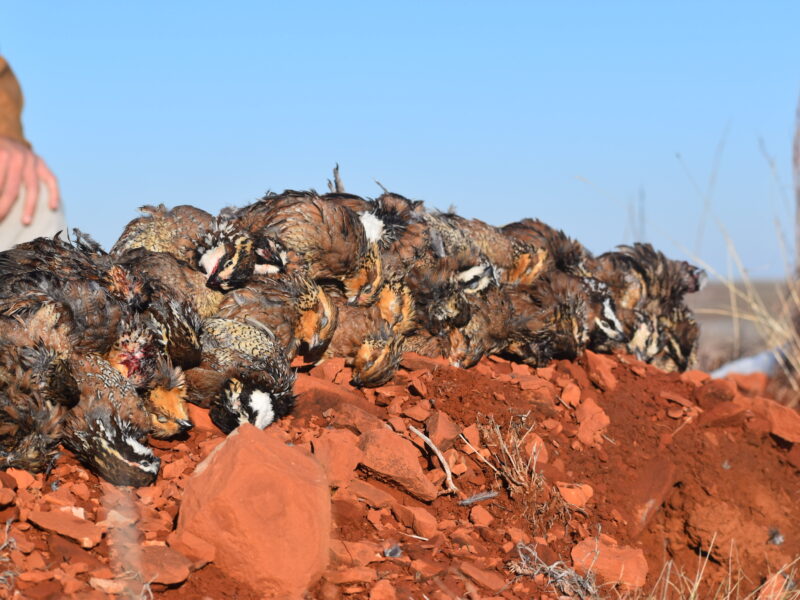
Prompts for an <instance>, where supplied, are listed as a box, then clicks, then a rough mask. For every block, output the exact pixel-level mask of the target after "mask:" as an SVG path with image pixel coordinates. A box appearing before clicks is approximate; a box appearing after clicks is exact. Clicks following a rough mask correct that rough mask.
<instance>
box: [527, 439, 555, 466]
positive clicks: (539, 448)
mask: <svg viewBox="0 0 800 600" xmlns="http://www.w3.org/2000/svg"><path fill="white" fill-rule="evenodd" d="M525 452H526V453H527V456H532V455H533V454H534V453H536V459H535V460H536V464H539V463H546V462H548V461H549V460H550V453H549V452H548V451H547V446H545V445H544V440H543V439H542V437H541V436H540V435H539V434H536V433H533V432H531V433H529V434H528V435H527V436H526V437H525Z"/></svg>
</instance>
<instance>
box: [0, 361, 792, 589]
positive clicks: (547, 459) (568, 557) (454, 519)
mask: <svg viewBox="0 0 800 600" xmlns="http://www.w3.org/2000/svg"><path fill="white" fill-rule="evenodd" d="M347 381H349V372H348V370H347V369H346V368H344V367H343V365H342V364H341V363H340V362H336V361H331V362H330V363H325V364H323V365H321V366H320V367H316V368H313V369H311V371H310V372H308V373H307V374H300V375H299V376H298V384H297V392H298V393H299V397H298V407H297V411H296V414H295V415H294V416H292V417H290V418H288V419H285V420H284V421H283V422H281V423H278V424H276V425H274V426H273V427H272V431H270V432H269V435H270V436H276V435H277V436H279V437H281V438H282V439H284V441H285V442H286V443H289V444H292V445H293V446H295V447H296V448H298V449H299V450H300V451H302V452H305V453H307V454H308V455H311V456H313V457H314V458H315V459H316V460H317V461H319V463H320V464H321V465H322V466H323V468H324V470H325V471H326V472H327V476H328V483H329V485H330V488H331V498H332V513H333V519H334V528H333V531H332V540H331V552H330V564H329V566H328V568H327V570H326V571H325V573H324V575H323V577H322V579H320V580H319V581H318V582H317V583H316V584H315V585H314V586H313V587H312V588H311V590H309V592H308V593H307V596H308V597H309V598H325V599H335V598H354V599H360V598H369V599H370V600H384V599H390V598H407V597H414V598H420V597H423V594H424V595H425V596H427V597H428V598H431V599H434V598H436V599H442V600H443V599H445V598H456V597H464V596H469V597H472V598H477V597H480V598H493V597H496V598H558V597H567V598H569V597H574V598H581V597H582V598H590V597H593V596H591V595H590V594H591V590H593V589H595V588H594V586H595V585H597V584H601V583H604V584H609V585H610V584H613V583H614V582H619V583H617V585H620V586H623V587H625V586H627V587H629V588H634V587H638V586H642V588H643V589H644V590H648V589H650V588H652V587H653V586H654V585H655V584H656V581H657V579H658V578H659V575H661V573H662V569H663V567H664V565H665V564H666V563H667V562H668V561H672V562H673V569H674V570H680V571H683V572H684V573H686V574H687V575H689V576H690V577H694V575H695V573H696V572H697V570H698V569H699V568H701V567H702V568H703V569H704V577H703V581H702V584H701V586H702V588H701V594H700V596H699V597H704V595H703V594H704V593H707V591H708V590H711V589H716V585H717V584H718V583H720V582H722V581H723V580H724V579H725V578H726V577H728V576H729V575H730V574H731V570H733V571H734V576H737V577H739V576H740V577H741V581H742V583H741V585H743V587H744V588H746V590H745V591H750V590H753V589H755V588H756V587H758V586H759V585H760V584H761V583H763V582H764V580H765V578H766V577H767V576H768V575H769V574H771V573H774V572H775V571H776V570H778V569H779V568H780V567H782V566H784V565H785V564H787V563H789V562H791V561H792V560H793V559H795V558H796V557H797V556H800V524H799V523H798V519H797V518H796V516H797V511H796V509H795V508H794V507H795V506H796V504H797V502H798V494H800V485H799V484H800V415H798V413H797V412H796V411H792V410H790V409H786V408H785V407H782V406H780V405H778V404H776V403H774V402H773V401H771V400H769V399H767V398H765V397H764V394H765V391H764V390H765V386H766V381H765V380H763V378H738V379H731V380H718V381H713V380H710V379H708V376H707V375H704V374H702V373H699V372H690V373H686V374H683V375H677V374H666V373H663V372H661V371H658V370H657V369H654V368H652V367H650V366H647V365H644V364H642V363H639V362H637V361H635V360H633V359H631V358H629V357H624V356H623V357H618V358H613V357H606V356H599V355H594V354H591V353H588V354H587V356H586V357H585V358H584V359H581V360H580V361H578V362H567V361H559V362H555V363H553V364H551V365H550V366H548V367H547V368H544V369H531V368H529V367H526V366H521V365H516V364H511V363H508V362H506V361H503V360H500V359H490V360H484V361H482V362H481V363H480V364H479V365H478V366H476V367H475V368H474V369H471V370H468V371H464V370H459V369H455V368H452V367H450V366H448V365H446V364H444V363H442V362H441V361H435V360H430V359H426V358H422V357H418V356H416V355H407V356H406V357H405V359H404V362H403V368H402V369H401V370H400V371H399V372H398V374H397V376H396V377H395V379H394V380H393V381H392V382H390V383H389V384H388V385H386V386H383V387H381V388H377V389H373V390H363V391H362V390H356V389H354V388H352V387H350V386H349V385H348V384H347V383H346V382H347ZM193 416H194V418H195V421H196V422H197V423H198V426H197V427H196V428H195V429H194V430H193V432H192V433H191V435H190V436H189V438H188V439H187V440H184V441H180V442H158V441H155V442H154V445H155V446H156V447H157V449H156V452H157V454H158V455H159V456H160V457H161V459H162V461H163V469H162V475H161V476H160V477H159V480H158V482H157V483H156V485H154V486H151V487H148V488H140V489H137V490H130V489H118V488H114V487H113V486H110V485H107V484H104V483H102V482H100V481H98V480H97V478H96V477H94V476H93V475H91V474H89V473H88V472H86V471H85V470H84V469H83V468H81V467H80V466H79V465H78V464H77V463H76V462H75V461H74V460H73V459H72V458H71V457H70V456H64V457H63V458H61V459H59V462H58V464H57V466H56V467H55V469H53V471H52V472H51V473H50V474H49V475H48V476H47V477H45V476H43V475H37V476H31V475H28V474H27V473H24V472H19V471H10V472H8V473H2V474H0V482H1V483H2V488H0V507H2V512H0V517H2V518H3V520H4V521H6V522H8V523H9V525H8V527H7V532H6V534H5V538H4V539H5V540H6V543H5V544H4V545H2V548H0V559H2V560H3V561H4V562H3V563H2V566H3V568H2V569H1V570H2V571H4V572H3V573H0V591H2V594H4V596H3V597H18V598H63V597H69V596H75V597H83V598H105V597H114V596H119V595H124V594H133V595H134V596H137V597H138V595H139V594H141V593H142V591H143V588H144V587H148V588H149V589H150V590H151V591H152V592H153V593H154V594H155V595H156V597H163V598H182V599H183V598H187V599H193V598H197V599H200V598H206V597H211V598H242V599H249V598H260V597H262V596H261V594H262V593H263V590H260V589H258V588H257V587H255V586H254V585H253V582H254V581H257V580H258V578H253V580H252V581H247V580H246V579H247V576H246V575H245V576H242V575H241V574H238V576H239V577H240V578H242V580H240V581H236V580H234V579H232V578H231V577H230V576H229V575H227V574H226V573H224V572H223V571H222V570H221V569H220V567H219V565H218V564H216V563H215V562H211V563H208V564H206V563H207V562H208V560H212V561H213V560H214V553H213V549H212V550H209V548H208V544H207V542H204V541H202V540H196V547H192V539H191V538H188V539H187V538H186V537H184V538H182V539H181V540H180V543H178V540H177V539H176V538H175V535H174V534H173V531H174V529H175V526H176V522H177V515H178V512H179V510H180V502H181V498H182V494H183V490H184V488H185V486H186V484H187V481H188V479H189V478H190V477H192V473H193V471H194V469H195V467H196V465H197V464H198V463H200V462H201V461H202V460H203V459H205V458H206V457H208V455H209V454H210V453H211V452H212V450H214V448H216V447H218V446H219V444H220V443H221V442H222V441H224V437H223V436H222V434H221V433H219V432H218V431H216V430H214V429H213V426H210V424H209V423H208V422H207V418H206V415H205V414H204V411H202V410H195V411H194V415H193ZM263 435H267V434H266V433H265V434H263ZM423 436H424V438H427V441H426V440H425V439H424V438H423ZM439 454H440V455H441V458H440V457H439V456H438V455H439ZM442 460H444V461H445V462H446V464H447V469H446V470H445V469H443V467H442V463H441V461H442ZM446 471H448V472H446ZM269 534H272V535H279V534H280V532H275V531H270V532H265V535H269ZM2 535H3V534H2V532H0V543H2V539H3V538H2ZM288 541H289V542H290V543H291V540H288ZM299 542H300V541H298V543H299ZM183 554H185V555H186V556H187V558H184V557H183ZM204 556H205V558H203V557H204ZM558 561H562V563H559V562H558ZM223 562H224V561H223ZM187 567H188V568H187ZM587 571H588V572H589V576H588V577H586V576H584V575H585V574H586V573H587ZM187 575H188V577H187ZM593 580H595V581H596V583H593ZM4 582H5V584H6V585H5V587H3V583H4ZM277 593H278V592H276V594H277ZM604 594H606V592H602V593H601V595H604ZM275 597H279V595H278V596H275ZM666 597H669V595H667V596H666Z"/></svg>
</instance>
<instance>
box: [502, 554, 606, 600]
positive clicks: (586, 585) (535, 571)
mask: <svg viewBox="0 0 800 600" xmlns="http://www.w3.org/2000/svg"><path fill="white" fill-rule="evenodd" d="M517 554H518V555H519V559H518V560H512V561H510V562H509V563H508V570H509V571H511V572H512V573H513V574H514V575H517V576H520V577H521V576H527V577H536V576H537V575H544V577H545V579H546V580H547V583H548V584H550V585H551V586H552V587H553V588H554V589H555V590H556V591H557V592H558V593H559V594H562V595H565V596H568V597H570V598H578V599H579V600H600V598H601V596H600V592H599V590H598V588H597V586H596V585H595V582H594V574H593V573H592V572H591V570H589V572H588V573H586V575H584V576H581V575H578V574H577V573H576V572H575V570H574V569H572V568H570V567H568V566H567V565H566V564H564V562H562V561H560V560H559V561H556V562H554V563H553V564H552V565H548V564H547V563H546V562H544V561H543V560H542V559H541V558H540V557H539V555H538V554H537V553H536V548H535V547H534V546H526V545H525V544H517Z"/></svg>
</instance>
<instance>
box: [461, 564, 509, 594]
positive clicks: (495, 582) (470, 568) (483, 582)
mask: <svg viewBox="0 0 800 600" xmlns="http://www.w3.org/2000/svg"><path fill="white" fill-rule="evenodd" d="M459 568H460V569H461V572H462V573H464V575H466V576H467V577H469V578H470V579H471V580H472V581H474V582H475V583H477V584H478V585H480V586H483V587H485V588H486V589H488V590H491V591H493V592H499V591H500V590H501V589H503V587H505V585H506V580H505V579H504V578H503V576H502V575H500V574H499V573H497V572H496V571H487V570H486V569H482V568H480V567H479V566H477V565H476V564H474V563H470V562H464V563H461V566H460V567H459Z"/></svg>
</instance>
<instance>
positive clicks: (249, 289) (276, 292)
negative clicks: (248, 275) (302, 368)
mask: <svg viewBox="0 0 800 600" xmlns="http://www.w3.org/2000/svg"><path fill="white" fill-rule="evenodd" d="M215 316H217V317H222V318H229V319H238V320H240V321H246V320H247V319H248V318H249V319H253V320H255V321H257V322H259V323H261V324H263V325H265V326H266V327H267V329H269V330H270V331H271V332H272V333H274V334H275V337H276V338H277V339H278V341H279V342H280V343H281V345H282V346H283V347H284V349H285V355H286V357H287V359H289V360H290V361H291V359H292V358H294V357H295V356H296V355H297V354H298V352H299V353H301V354H303V356H304V358H306V360H309V361H315V360H318V359H319V358H320V357H321V356H322V354H323V353H324V351H325V349H326V348H327V347H328V344H329V343H330V341H331V338H332V337H333V332H334V331H335V330H336V325H337V323H338V310H337V308H336V305H335V304H334V302H333V301H332V299H331V298H330V297H329V296H328V294H327V293H326V292H325V290H324V289H323V288H322V286H320V285H317V284H316V283H315V282H314V280H312V279H311V278H309V277H308V276H306V275H305V274H304V273H302V272H295V273H290V274H286V275H284V276H281V277H278V278H271V277H266V276H257V277H254V278H253V279H252V280H251V281H250V282H249V283H248V285H247V286H246V287H244V288H241V289H238V290H235V291H233V292H231V293H230V294H228V295H227V296H226V297H225V299H224V300H223V302H222V304H221V305H220V307H219V310H218V311H217V313H216V315H215Z"/></svg>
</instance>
